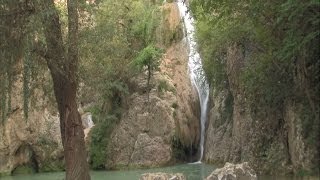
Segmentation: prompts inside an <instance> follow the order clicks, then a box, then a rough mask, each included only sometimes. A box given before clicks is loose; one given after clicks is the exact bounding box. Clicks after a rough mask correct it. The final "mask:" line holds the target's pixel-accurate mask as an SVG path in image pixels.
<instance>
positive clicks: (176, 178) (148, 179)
mask: <svg viewBox="0 0 320 180" xmlns="http://www.w3.org/2000/svg"><path fill="white" fill-rule="evenodd" d="M140 180H186V177H185V176H184V175H183V174H181V173H177V174H167V173H161V172H159V173H146V174H142V175H141V177H140Z"/></svg>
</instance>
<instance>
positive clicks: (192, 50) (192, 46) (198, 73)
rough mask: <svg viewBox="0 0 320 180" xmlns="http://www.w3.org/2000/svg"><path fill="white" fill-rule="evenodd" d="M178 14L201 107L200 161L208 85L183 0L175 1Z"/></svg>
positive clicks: (190, 18)
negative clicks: (182, 25) (182, 26)
mask: <svg viewBox="0 0 320 180" xmlns="http://www.w3.org/2000/svg"><path fill="white" fill-rule="evenodd" d="M177 4H178V7H179V11H180V15H181V17H182V19H183V21H184V25H185V36H186V40H187V44H188V46H189V47H188V48H189V62H188V66H189V71H190V78H191V82H192V84H193V86H194V87H196V89H197V91H198V94H199V100H200V108H201V117H200V120H201V136H200V158H199V162H201V160H202V157H203V146H204V135H205V124H206V121H207V108H208V100H209V85H208V83H207V80H206V77H205V74H204V71H203V68H202V64H201V58H200V55H199V53H198V52H197V43H196V41H195V35H194V25H193V24H194V19H193V17H192V16H191V14H190V13H188V12H189V10H188V8H187V6H186V4H185V3H184V2H183V0H178V2H177Z"/></svg>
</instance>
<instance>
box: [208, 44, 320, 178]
mask: <svg viewBox="0 0 320 180" xmlns="http://www.w3.org/2000/svg"><path fill="white" fill-rule="evenodd" d="M252 46H254V45H250V43H248V44H245V47H244V48H243V47H240V46H239V45H237V44H234V45H232V46H230V47H229V48H228V50H227V56H226V70H227V81H228V83H227V84H228V86H226V87H225V88H224V89H223V90H219V91H217V92H214V93H212V94H211V99H210V101H211V108H210V112H209V118H208V125H207V130H206V139H205V148H204V161H206V162H209V163H213V164H223V163H225V162H232V163H240V162H241V161H246V162H249V163H250V165H251V166H252V168H253V169H254V170H255V171H256V172H257V173H258V174H266V173H267V174H274V175H279V174H286V173H297V172H298V171H299V170H301V169H303V170H306V171H310V172H312V171H313V169H318V167H319V165H318V164H319V162H317V160H315V159H318V157H319V151H318V150H317V147H316V146H317V145H316V143H314V144H313V145H310V144H309V145H307V140H306V139H304V138H303V132H302V124H303V121H304V120H303V119H302V118H301V117H302V113H301V112H302V109H303V106H302V104H301V103H299V102H298V101H296V100H295V99H287V101H286V102H285V103H284V105H283V106H282V107H281V108H276V109H275V108H272V107H262V106H259V105H256V107H255V106H252V105H250V102H249V101H248V99H247V98H246V93H245V92H246V88H245V87H244V86H243V84H241V81H240V80H239V77H241V73H243V69H245V66H246V59H247V58H249V57H248V56H249V55H250V54H251V53H252V51H253V49H254V48H253V47H252ZM275 167H276V168H275Z"/></svg>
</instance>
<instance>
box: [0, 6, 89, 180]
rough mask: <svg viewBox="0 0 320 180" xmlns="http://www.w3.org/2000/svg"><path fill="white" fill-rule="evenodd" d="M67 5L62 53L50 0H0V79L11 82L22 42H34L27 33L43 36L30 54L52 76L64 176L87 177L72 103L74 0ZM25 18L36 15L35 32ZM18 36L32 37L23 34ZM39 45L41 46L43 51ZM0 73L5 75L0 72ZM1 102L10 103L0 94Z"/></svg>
mask: <svg viewBox="0 0 320 180" xmlns="http://www.w3.org/2000/svg"><path fill="white" fill-rule="evenodd" d="M67 7H68V43H67V45H68V47H67V52H66V48H65V44H64V42H63V38H62V31H61V25H60V20H59V14H58V11H57V9H56V8H55V4H54V0H38V1H29V0H25V1H21V0H2V1H1V5H0V10H1V12H0V18H1V24H0V25H1V45H0V46H1V53H0V55H1V56H0V57H1V61H0V62H1V67H2V66H3V68H0V70H1V75H0V80H1V81H0V83H1V84H2V83H3V82H6V81H9V82H10V81H11V79H12V78H11V77H12V76H14V75H15V73H13V71H14V67H13V66H14V64H15V61H19V60H20V59H22V58H23V59H27V57H24V54H23V53H24V52H23V51H24V46H27V45H26V44H28V42H30V41H32V42H33V43H34V42H35V39H36V38H35V36H32V35H34V34H36V35H37V37H38V38H39V36H44V39H45V42H41V43H44V46H42V45H43V44H41V43H40V42H38V43H39V44H37V45H34V46H32V48H34V49H33V50H32V52H36V53H37V54H39V55H41V56H42V57H43V59H45V60H46V63H47V66H48V68H49V70H50V73H51V76H52V79H53V87H54V93H55V97H56V101H57V105H58V111H59V114H60V129H61V137H62V143H63V147H64V156H65V162H66V163H65V164H66V179H67V180H75V179H77V180H78V179H79V180H88V179H90V176H89V167H88V163H87V161H86V159H87V154H86V151H85V144H84V132H83V128H82V122H81V117H80V114H79V112H78V110H77V109H78V108H77V101H76V94H77V77H76V73H77V66H78V11H77V8H78V1H77V0H68V1H67ZM31 17H37V18H38V19H41V22H42V23H41V25H40V26H41V27H40V28H39V27H37V28H34V29H37V32H35V31H30V30H29V29H28V28H27V26H28V25H30V19H31ZM31 26H36V25H31ZM39 29H40V30H39ZM42 29H43V30H42ZM29 35H30V36H29ZM24 36H26V37H32V38H24ZM2 42H3V43H2ZM43 47H46V49H45V48H43ZM15 49H16V51H15ZM28 53H29V52H28ZM24 63H25V62H24ZM2 72H4V73H5V74H2ZM24 75H25V74H24ZM6 84H8V83H6ZM5 86H6V87H5V88H0V91H1V94H2V95H4V96H7V94H10V87H11V85H10V84H8V85H5ZM9 97H10V96H9ZM3 99H4V100H3ZM1 100H2V102H4V103H6V102H8V107H10V104H11V103H10V100H6V99H5V98H4V97H1ZM2 104H3V103H2ZM3 107H4V106H3ZM7 109H8V110H9V109H10V108H1V111H2V113H3V114H6V113H7V112H8V110H7Z"/></svg>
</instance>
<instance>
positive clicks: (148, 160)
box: [131, 133, 171, 167]
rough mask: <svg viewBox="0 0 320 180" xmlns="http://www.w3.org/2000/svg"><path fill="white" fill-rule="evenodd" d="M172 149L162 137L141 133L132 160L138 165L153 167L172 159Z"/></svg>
mask: <svg viewBox="0 0 320 180" xmlns="http://www.w3.org/2000/svg"><path fill="white" fill-rule="evenodd" d="M170 152H171V149H170V146H169V145H168V144H166V143H165V142H164V141H163V139H162V138H161V137H159V136H158V137H154V138H150V137H149V135H148V134H146V133H143V134H139V135H138V138H137V141H136V142H135V145H134V151H133V153H132V155H131V162H132V164H133V165H137V166H148V167H152V166H155V164H165V163H167V162H168V161H170V159H171V154H170Z"/></svg>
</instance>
